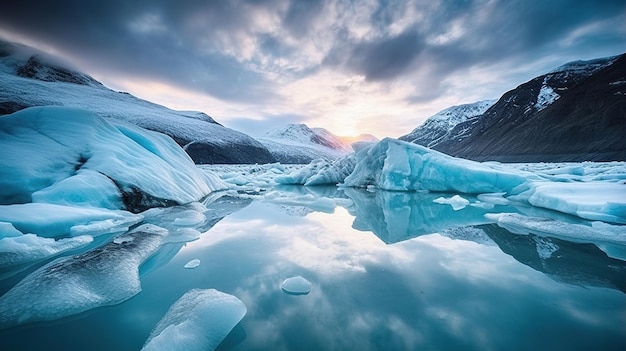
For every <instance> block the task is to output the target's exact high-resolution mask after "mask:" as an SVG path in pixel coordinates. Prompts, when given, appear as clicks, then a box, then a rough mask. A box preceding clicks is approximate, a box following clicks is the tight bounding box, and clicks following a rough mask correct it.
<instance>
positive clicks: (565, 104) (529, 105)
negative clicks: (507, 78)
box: [433, 55, 626, 162]
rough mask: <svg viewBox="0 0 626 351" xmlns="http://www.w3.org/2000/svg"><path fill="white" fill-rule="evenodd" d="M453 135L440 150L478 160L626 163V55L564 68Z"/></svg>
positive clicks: (518, 90) (530, 84) (508, 97)
mask: <svg viewBox="0 0 626 351" xmlns="http://www.w3.org/2000/svg"><path fill="white" fill-rule="evenodd" d="M450 134H451V135H460V136H462V138H457V139H447V140H445V141H442V142H439V143H437V144H436V145H434V146H433V148H434V149H436V150H438V151H442V152H444V153H447V154H449V155H453V156H457V157H463V158H469V159H473V160H478V161H485V160H495V161H503V162H560V161H613V160H626V138H625V137H624V135H626V55H621V56H616V57H608V58H602V59H596V60H591V61H575V62H571V63H568V64H566V65H563V66H561V67H558V68H557V69H555V70H553V71H552V72H549V73H547V74H544V75H541V76H539V77H536V78H534V79H532V80H530V81H528V82H526V83H524V84H522V85H520V86H518V87H517V88H515V89H513V90H511V91H509V92H507V93H505V94H504V95H503V96H502V97H501V98H500V99H499V100H498V102H496V103H495V104H494V105H493V106H491V107H490V108H489V109H488V110H487V111H485V113H483V114H482V115H480V116H476V117H474V118H470V119H468V120H467V121H465V122H461V123H459V124H457V125H455V127H454V128H452V130H451V131H450Z"/></svg>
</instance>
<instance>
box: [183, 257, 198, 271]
mask: <svg viewBox="0 0 626 351" xmlns="http://www.w3.org/2000/svg"><path fill="white" fill-rule="evenodd" d="M199 265H200V260H199V259H197V258H194V259H193V260H191V261H189V262H187V263H186V264H185V268H188V269H193V268H196V267H198V266H199Z"/></svg>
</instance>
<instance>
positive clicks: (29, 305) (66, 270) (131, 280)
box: [0, 225, 167, 328]
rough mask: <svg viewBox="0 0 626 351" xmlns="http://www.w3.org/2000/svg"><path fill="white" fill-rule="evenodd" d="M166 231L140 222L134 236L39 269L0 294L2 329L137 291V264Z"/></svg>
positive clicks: (111, 301)
mask: <svg viewBox="0 0 626 351" xmlns="http://www.w3.org/2000/svg"><path fill="white" fill-rule="evenodd" d="M165 235H167V231H166V230H165V229H163V228H159V227H156V226H153V225H141V226H139V227H137V228H136V229H134V230H133V231H132V232H131V233H129V234H128V236H132V238H133V240H129V241H124V242H122V243H109V244H107V245H105V246H103V247H101V248H98V249H94V250H92V251H88V252H85V253H83V254H80V255H76V256H70V257H64V258H60V259H57V260H55V261H52V262H50V263H49V264H47V265H45V266H43V267H41V268H39V269H37V270H36V271H34V272H33V273H31V274H30V275H28V276H27V277H26V278H24V279H23V280H22V281H20V282H19V283H17V284H16V285H15V286H14V287H13V288H11V290H9V291H8V292H7V293H6V294H4V295H3V296H2V297H0V328H4V327H10V326H14V325H17V324H23V323H27V322H33V321H49V320H55V319H59V318H62V317H65V316H70V315H73V314H77V313H80V312H83V311H87V310H90V309H93V308H96V307H100V306H106V305H113V304H117V303H120V302H123V301H125V300H127V299H129V298H131V297H132V296H134V295H135V294H137V293H138V292H139V291H141V285H140V281H139V265H141V263H142V262H144V261H145V260H146V259H147V258H148V257H150V256H151V255H152V254H154V253H155V252H156V250H157V249H158V248H159V246H160V243H161V238H162V237H163V236H165Z"/></svg>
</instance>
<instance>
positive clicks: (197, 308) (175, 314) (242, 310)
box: [142, 289, 247, 351]
mask: <svg viewBox="0 0 626 351" xmlns="http://www.w3.org/2000/svg"><path fill="white" fill-rule="evenodd" d="M246 312H247V309H246V306H245V305H244V304H243V302H241V300H239V299H238V298H236V297H235V296H232V295H229V294H226V293H223V292H220V291H217V290H215V289H207V290H201V289H193V290H190V291H188V292H187V293H186V294H185V295H183V296H182V297H181V298H180V299H178V301H176V302H175V303H174V304H173V305H172V307H170V309H169V310H168V311H167V313H166V314H165V316H164V317H163V318H162V319H161V320H160V321H159V323H158V324H157V325H156V326H155V328H154V330H152V333H150V337H148V340H147V341H146V344H145V345H144V347H143V349H142V350H143V351H151V350H155V351H162V350H168V351H176V350H182V351H195V350H198V351H207V350H215V348H217V347H218V346H219V344H220V343H221V342H222V340H224V338H225V337H226V336H227V335H228V333H230V331H231V330H232V329H233V328H234V327H235V326H236V325H237V323H239V321H241V319H242V318H243V317H244V316H245V315H246Z"/></svg>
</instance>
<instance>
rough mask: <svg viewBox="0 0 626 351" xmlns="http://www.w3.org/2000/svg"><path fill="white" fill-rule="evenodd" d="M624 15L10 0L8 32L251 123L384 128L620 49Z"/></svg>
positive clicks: (336, 0) (490, 5) (587, 4)
mask: <svg viewBox="0 0 626 351" xmlns="http://www.w3.org/2000/svg"><path fill="white" fill-rule="evenodd" d="M624 23H626V4H625V3H624V2H623V1H622V0H617V1H611V0H603V1H597V0H578V1H567V0H554V1H539V0H537V1H535V0H529V1H505V0H474V1H472V0H467V1H456V0H441V1H430V0H414V1H412V0H405V1H402V0H397V1H374V0H369V1H368V0H363V1H341V0H314V1H298V0H211V1H201V0H187V1H173V0H172V1H169V0H135V1H127V0H108V1H98V2H92V1H77V0H59V1H54V2H52V1H43V0H39V1H35V0H21V1H12V2H3V3H2V5H0V33H3V34H4V35H5V36H8V37H9V39H12V38H15V39H17V40H21V39H26V40H27V41H28V42H27V43H26V44H35V45H36V46H39V47H40V48H42V49H44V50H45V49H48V51H54V52H55V53H60V54H62V55H63V56H65V57H66V58H69V59H70V60H71V61H72V62H74V63H75V64H76V65H77V66H78V67H79V68H80V69H82V70H84V71H86V72H87V73H89V74H92V75H94V76H95V77H96V78H98V79H100V80H102V81H103V82H104V83H105V84H106V85H109V86H111V87H114V88H119V89H125V90H130V91H131V92H132V93H134V94H136V95H139V96H141V97H144V98H148V99H155V100H156V99H158V100H159V101H156V102H161V103H164V104H167V105H168V106H171V107H174V108H182V109H192V108H193V109H201V110H203V111H204V112H206V113H208V114H211V115H213V116H214V117H216V118H217V119H218V120H219V121H221V122H223V123H225V124H226V125H229V121H232V123H233V126H236V127H238V128H241V129H242V130H243V131H246V132H252V129H251V128H247V127H246V125H248V126H254V131H256V132H258V130H259V129H260V128H262V126H263V121H264V120H271V119H274V123H271V122H270V123H268V124H267V126H268V128H267V129H270V127H271V126H270V124H272V125H275V124H276V123H277V122H307V123H309V124H312V125H313V126H326V127H328V128H330V129H331V130H333V129H332V126H335V127H336V128H337V129H339V130H336V132H338V133H342V132H346V133H348V132H349V133H360V132H373V133H376V134H377V135H379V136H383V135H391V136H398V135H400V134H403V133H406V132H408V131H409V130H410V129H412V128H414V127H415V126H417V125H418V124H420V123H421V122H422V121H423V119H424V118H426V117H428V116H429V115H430V114H433V113H435V112H436V111H437V110H439V109H443V108H445V107H448V106H449V105H451V104H460V103H468V102H472V101H475V100H478V99H485V98H498V97H499V96H500V95H501V94H502V93H504V92H505V91H507V90H509V89H512V88H514V87H515V86H517V85H518V84H520V83H522V82H523V81H525V80H528V79H530V78H532V77H534V76H536V75H539V74H541V73H544V72H546V71H548V70H550V69H552V68H554V67H556V66H558V65H560V64H563V63H565V62H568V61H571V60H576V59H591V58H597V57H602V56H608V55H617V54H620V53H622V52H623V51H624V48H625V47H626V45H624V44H626V26H625V25H624ZM154 86H159V87H161V88H160V89H150V88H149V87H154ZM163 87H165V88H163ZM166 92H168V93H166ZM166 95H167V96H170V97H172V96H175V97H177V98H176V100H175V101H172V98H167V97H166ZM179 97H180V98H179ZM185 97H186V98H185ZM243 121H248V122H250V123H241V122H243ZM366 128H379V129H377V130H368V129H366ZM257 134H258V133H257Z"/></svg>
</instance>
